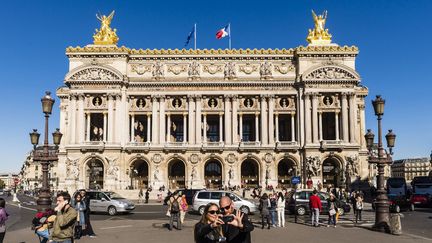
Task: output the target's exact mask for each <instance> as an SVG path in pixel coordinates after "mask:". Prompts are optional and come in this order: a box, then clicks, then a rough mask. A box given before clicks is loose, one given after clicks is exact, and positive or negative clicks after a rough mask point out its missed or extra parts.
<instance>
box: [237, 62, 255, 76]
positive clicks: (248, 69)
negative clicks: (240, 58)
mask: <svg viewBox="0 0 432 243" xmlns="http://www.w3.org/2000/svg"><path fill="white" fill-rule="evenodd" d="M239 70H240V72H243V73H245V74H251V73H253V72H255V71H257V70H258V66H257V65H253V64H251V63H249V62H247V63H246V64H244V65H239Z"/></svg>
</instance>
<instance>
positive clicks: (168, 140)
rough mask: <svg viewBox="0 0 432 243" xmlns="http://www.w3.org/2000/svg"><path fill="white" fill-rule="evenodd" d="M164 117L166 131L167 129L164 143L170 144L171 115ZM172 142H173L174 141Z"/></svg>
mask: <svg viewBox="0 0 432 243" xmlns="http://www.w3.org/2000/svg"><path fill="white" fill-rule="evenodd" d="M166 117H167V121H166V129H167V133H166V142H167V143H169V142H171V114H170V113H167V115H166ZM173 142H175V140H174V141H173Z"/></svg>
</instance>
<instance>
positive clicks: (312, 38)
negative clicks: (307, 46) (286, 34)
mask: <svg viewBox="0 0 432 243" xmlns="http://www.w3.org/2000/svg"><path fill="white" fill-rule="evenodd" d="M312 17H313V20H314V22H315V28H314V29H313V30H311V29H309V34H308V36H307V38H306V40H307V41H308V42H309V43H311V44H318V45H319V44H321V45H322V44H330V43H331V37H332V36H331V34H330V33H329V32H328V29H326V28H325V23H326V19H327V10H324V12H323V14H321V15H318V16H317V15H316V14H315V12H314V11H313V10H312Z"/></svg>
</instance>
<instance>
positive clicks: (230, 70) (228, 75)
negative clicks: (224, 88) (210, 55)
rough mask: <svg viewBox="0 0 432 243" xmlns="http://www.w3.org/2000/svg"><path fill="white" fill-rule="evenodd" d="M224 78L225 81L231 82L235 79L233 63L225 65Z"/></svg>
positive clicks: (235, 73)
mask: <svg viewBox="0 0 432 243" xmlns="http://www.w3.org/2000/svg"><path fill="white" fill-rule="evenodd" d="M224 76H225V80H233V79H236V78H237V72H236V70H235V63H234V62H228V63H226V64H225V68H224Z"/></svg>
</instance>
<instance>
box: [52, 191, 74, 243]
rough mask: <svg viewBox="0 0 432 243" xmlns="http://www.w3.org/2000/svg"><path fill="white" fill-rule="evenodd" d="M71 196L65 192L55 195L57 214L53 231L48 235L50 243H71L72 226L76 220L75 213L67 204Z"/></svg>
mask: <svg viewBox="0 0 432 243" xmlns="http://www.w3.org/2000/svg"><path fill="white" fill-rule="evenodd" d="M70 200H71V196H70V195H69V193H67V192H62V193H59V194H58V195H57V206H56V207H55V209H54V211H55V212H57V216H56V219H55V221H54V225H53V230H52V233H51V235H50V240H51V241H50V243H72V242H73V236H74V232H73V230H74V225H75V222H76V219H77V215H78V214H77V211H76V210H75V209H74V208H73V207H72V206H71V205H70V204H69V202H70Z"/></svg>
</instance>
